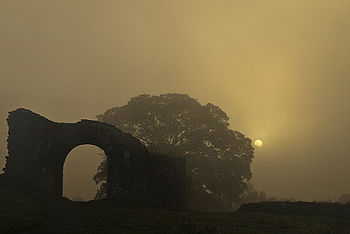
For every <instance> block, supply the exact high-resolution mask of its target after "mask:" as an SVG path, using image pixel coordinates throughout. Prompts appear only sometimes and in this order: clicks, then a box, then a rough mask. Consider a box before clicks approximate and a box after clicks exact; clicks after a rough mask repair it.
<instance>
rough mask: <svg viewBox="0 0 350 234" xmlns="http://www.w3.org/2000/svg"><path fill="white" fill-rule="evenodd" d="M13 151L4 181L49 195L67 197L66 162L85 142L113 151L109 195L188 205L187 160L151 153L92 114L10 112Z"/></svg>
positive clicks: (109, 164)
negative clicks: (56, 118) (66, 117)
mask: <svg viewBox="0 0 350 234" xmlns="http://www.w3.org/2000/svg"><path fill="white" fill-rule="evenodd" d="M7 121H8V126H9V136H8V139H7V142H8V154H9V155H8V156H7V157H6V166H5V168H4V172H5V173H4V174H3V175H2V176H1V177H2V178H1V183H2V186H3V187H4V186H6V187H10V188H15V189H17V190H20V191H22V192H26V193H29V194H32V195H34V196H36V197H39V198H44V199H57V198H61V197H62V186H63V185H62V183H63V182H62V181H63V165H64V162H65V159H66V157H67V155H68V153H69V152H70V151H71V150H72V149H73V148H75V147H77V146H79V145H84V144H90V145H95V146H98V147H99V148H101V149H102V150H103V151H104V152H105V154H106V156H107V198H109V199H115V200H118V201H128V202H135V203H139V202H141V203H149V204H158V205H183V204H184V199H185V160H184V159H179V158H172V157H168V156H164V155H160V154H157V153H150V152H149V151H148V150H147V149H146V147H145V146H144V145H143V144H142V143H141V142H140V141H139V140H138V139H136V138H135V137H133V136H132V135H131V134H128V133H124V132H122V131H121V130H120V129H118V128H116V127H115V126H113V125H110V124H107V123H102V122H98V121H92V120H81V121H79V122H77V123H57V122H53V121H50V120H48V119H46V118H44V117H43V116H40V115H38V114H36V113H33V112H31V111H30V110H26V109H17V110H15V111H12V112H9V116H8V119H7Z"/></svg>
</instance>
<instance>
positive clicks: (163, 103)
mask: <svg viewBox="0 0 350 234" xmlns="http://www.w3.org/2000/svg"><path fill="white" fill-rule="evenodd" d="M97 118H98V120H99V121H103V122H107V123H110V124H113V125H115V126H116V127H118V128H120V129H121V130H122V131H125V132H128V133H131V134H132V135H133V136H135V137H136V138H138V139H139V140H140V141H141V142H142V143H143V144H144V145H146V146H147V148H148V149H149V150H150V151H155V152H159V153H162V154H166V155H169V156H173V157H182V158H185V159H186V170H187V176H188V178H189V182H190V187H189V190H190V196H191V197H192V199H191V200H192V201H196V202H198V201H206V203H211V202H217V201H219V200H220V201H225V202H226V205H229V206H230V204H231V203H232V202H238V201H239V199H240V195H241V194H242V193H243V192H244V191H245V190H246V188H247V183H248V181H249V180H250V178H251V176H252V174H251V170H250V164H251V161H252V158H253V155H254V149H253V147H252V142H251V140H250V139H249V138H247V137H245V136H244V135H243V134H242V133H240V132H238V131H235V130H232V129H230V128H229V127H230V124H229V122H228V121H229V117H228V116H227V114H226V113H225V112H224V111H222V110H221V109H220V108H219V107H218V106H215V105H213V104H211V103H208V104H206V105H201V104H200V103H199V102H198V101H197V100H196V99H194V98H191V97H190V96H188V95H186V94H163V95H160V96H151V95H146V94H144V95H140V96H137V97H134V98H132V99H131V100H130V101H129V102H128V103H127V104H126V105H124V106H121V107H115V108H112V109H109V110H107V111H106V112H105V113H104V114H102V115H99V116H97ZM105 170H106V163H105V162H102V163H101V165H100V167H99V171H98V173H97V174H96V176H95V177H94V179H95V181H96V183H102V184H103V182H105ZM102 187H104V186H102ZM102 187H101V188H102ZM101 194H103V191H102V192H101V191H99V193H98V196H101ZM202 203H203V202H202ZM200 205H202V206H203V204H200Z"/></svg>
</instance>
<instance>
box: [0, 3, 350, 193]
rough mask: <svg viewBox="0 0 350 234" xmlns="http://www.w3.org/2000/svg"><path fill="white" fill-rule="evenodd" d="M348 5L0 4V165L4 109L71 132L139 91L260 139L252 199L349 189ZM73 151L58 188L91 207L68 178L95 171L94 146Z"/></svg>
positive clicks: (86, 188)
mask: <svg viewBox="0 0 350 234" xmlns="http://www.w3.org/2000/svg"><path fill="white" fill-rule="evenodd" d="M349 9H350V2H349V1H346V0H335V1H319V0H308V1H305V0H295V1H281V0H269V1H259V0H252V1H243V0H242V1H241V0H236V1H215V2H214V1H206V0H204V1H203V0H201V1H199V0H193V1H184V0H176V1H175V0H169V1H162V0H152V1H136V0H129V1H104V2H98V1H89V0H86V1H68V0H64V1H45V0H32V1H13V0H2V1H1V3H0V51H1V53H0V100H1V101H0V121H1V122H0V166H1V168H2V167H3V166H4V164H5V157H4V156H6V155H7V148H6V138H7V126H6V118H7V112H8V111H12V110H14V109H16V108H18V107H25V108H28V109H31V110H33V111H34V112H36V113H40V114H42V115H43V116H45V117H47V118H49V119H51V120H54V121H58V122H77V121H79V120H80V119H96V115H99V114H103V113H104V112H105V111H106V110H107V109H109V108H112V107H116V106H122V105H125V104H126V103H127V102H128V100H129V99H130V98H132V97H134V96H137V95H140V94H144V93H148V94H151V95H159V94H163V93H186V94H189V95H190V96H191V97H194V98H197V99H198V101H199V102H200V103H201V104H206V103H208V102H210V103H214V104H215V105H218V106H220V107H221V108H222V109H223V110H224V111H225V112H226V113H227V114H228V116H229V117H230V120H229V123H230V124H231V128H232V129H235V130H238V131H240V132H242V133H244V134H245V135H246V136H248V137H249V138H251V139H252V140H255V139H261V140H262V141H263V142H264V146H263V147H262V148H258V149H256V150H255V157H254V159H253V162H252V173H253V177H252V182H253V184H254V185H255V187H256V188H257V189H258V190H261V191H265V192H266V193H267V194H268V195H271V196H277V197H289V196H290V197H294V198H296V199H299V200H313V199H316V198H317V199H329V198H331V199H333V200H334V197H338V196H340V195H341V194H345V193H350V184H349V183H348V180H347V178H348V177H349V176H350V170H349V165H350V158H349V149H348V148H349V147H348V144H349V132H350V121H349V119H350V92H348V87H350V79H349V75H350V71H349V67H350V64H349V61H350V44H349V43H348V42H349V41H350V27H349V26H350V25H349V24H350V14H349ZM83 147H85V146H83ZM75 150H76V149H75ZM75 150H74V152H73V151H72V152H71V153H70V155H69V156H68V159H67V165H65V167H66V168H68V169H67V170H69V168H72V170H71V171H70V172H69V174H65V175H66V177H68V176H69V177H71V178H72V179H69V177H68V180H66V178H64V179H65V186H67V187H65V188H66V190H67V189H68V190H71V196H80V197H83V198H84V196H85V195H86V194H90V198H91V196H92V195H91V194H93V192H92V189H94V187H93V186H94V184H93V183H94V182H93V181H92V178H89V180H90V182H91V183H90V184H87V183H85V182H80V183H79V186H77V179H78V178H82V177H80V169H81V168H84V170H87V171H88V173H90V175H91V176H93V175H94V174H95V173H96V170H97V166H98V164H99V158H98V155H97V156H96V151H98V150H96V149H95V150H96V151H95V152H94V151H92V152H90V151H89V150H81V151H79V150H77V152H75ZM70 157H74V159H73V158H72V159H71V158H70ZM87 158H88V159H87ZM78 161H80V162H83V163H82V164H80V166H78V165H77V164H78V163H77V162H78ZM73 166H74V168H75V169H74V168H73ZM73 189H77V190H76V191H79V192H76V191H73Z"/></svg>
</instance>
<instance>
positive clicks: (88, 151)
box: [63, 144, 106, 201]
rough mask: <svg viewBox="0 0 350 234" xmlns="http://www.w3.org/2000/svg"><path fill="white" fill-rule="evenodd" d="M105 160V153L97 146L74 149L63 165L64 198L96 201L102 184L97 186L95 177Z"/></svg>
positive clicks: (81, 146) (80, 146) (86, 145)
mask: <svg viewBox="0 0 350 234" xmlns="http://www.w3.org/2000/svg"><path fill="white" fill-rule="evenodd" d="M105 158H106V155H105V152H104V151H103V150H102V149H101V148H100V147H98V146H95V145H90V144H84V145H79V146H77V147H75V148H73V149H72V150H71V151H70V152H69V153H68V154H67V156H66V158H65V161H64V165H63V197H66V198H68V199H70V200H73V201H90V200H94V199H95V196H96V193H97V190H98V189H99V187H100V184H99V185H97V184H96V183H95V181H94V180H93V177H94V176H95V175H96V173H97V169H98V166H99V165H100V163H101V162H102V161H103V160H104V159H105Z"/></svg>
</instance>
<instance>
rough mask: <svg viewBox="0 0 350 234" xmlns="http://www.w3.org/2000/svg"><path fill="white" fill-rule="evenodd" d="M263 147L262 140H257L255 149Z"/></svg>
mask: <svg viewBox="0 0 350 234" xmlns="http://www.w3.org/2000/svg"><path fill="white" fill-rule="evenodd" d="M263 145H264V143H263V142H262V140H255V141H254V146H255V147H258V148H261V147H263Z"/></svg>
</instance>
